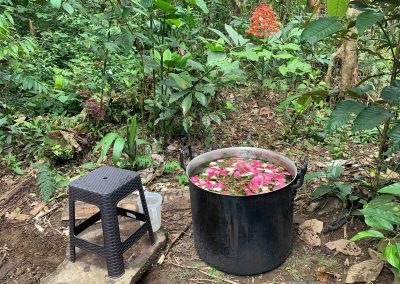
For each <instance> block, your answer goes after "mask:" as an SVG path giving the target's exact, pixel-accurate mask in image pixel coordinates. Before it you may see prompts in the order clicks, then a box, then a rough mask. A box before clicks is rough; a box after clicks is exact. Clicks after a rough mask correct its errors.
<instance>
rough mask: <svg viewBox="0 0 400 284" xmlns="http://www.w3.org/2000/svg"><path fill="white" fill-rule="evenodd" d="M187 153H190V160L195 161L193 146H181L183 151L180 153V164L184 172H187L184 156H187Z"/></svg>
mask: <svg viewBox="0 0 400 284" xmlns="http://www.w3.org/2000/svg"><path fill="white" fill-rule="evenodd" d="M186 151H188V153H189V159H190V160H192V159H193V153H192V146H191V145H186V146H181V149H180V151H179V162H180V165H181V168H182V169H183V170H184V171H186V166H185V163H184V156H185V152H186Z"/></svg>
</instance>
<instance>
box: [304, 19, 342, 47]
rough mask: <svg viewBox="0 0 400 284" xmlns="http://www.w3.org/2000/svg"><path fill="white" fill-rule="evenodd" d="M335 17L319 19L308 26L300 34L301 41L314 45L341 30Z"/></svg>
mask: <svg viewBox="0 0 400 284" xmlns="http://www.w3.org/2000/svg"><path fill="white" fill-rule="evenodd" d="M343 28H344V26H343V25H342V24H341V23H340V22H338V18H337V17H327V18H320V19H318V20H315V21H313V22H311V23H310V24H308V25H307V26H306V28H305V29H304V30H303V32H302V34H301V38H302V39H303V40H306V41H309V42H311V43H315V42H317V41H319V40H322V39H324V38H326V37H328V36H330V35H332V34H334V33H336V32H338V31H340V30H341V29H343Z"/></svg>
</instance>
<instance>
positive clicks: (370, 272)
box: [346, 259, 383, 283]
mask: <svg viewBox="0 0 400 284" xmlns="http://www.w3.org/2000/svg"><path fill="white" fill-rule="evenodd" d="M382 268H383V261H381V260H380V259H370V260H366V261H363V262H360V263H357V264H354V265H353V266H351V267H350V268H349V271H348V272H347V276H346V283H356V282H373V281H375V280H376V278H378V276H379V274H380V273H381V271H382Z"/></svg>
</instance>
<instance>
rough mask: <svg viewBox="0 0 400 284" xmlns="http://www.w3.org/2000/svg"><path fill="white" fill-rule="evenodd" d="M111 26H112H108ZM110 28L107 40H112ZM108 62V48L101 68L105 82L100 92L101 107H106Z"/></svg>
mask: <svg viewBox="0 0 400 284" xmlns="http://www.w3.org/2000/svg"><path fill="white" fill-rule="evenodd" d="M108 28H110V26H109V27H108ZM110 37H111V34H110V30H109V31H108V33H107V41H110ZM107 63H108V49H107V48H106V54H105V56H104V62H103V68H102V70H101V75H102V77H103V78H102V80H103V83H104V86H103V88H101V94H100V108H101V109H104V92H105V91H104V89H105V88H106V83H107V79H106V72H107Z"/></svg>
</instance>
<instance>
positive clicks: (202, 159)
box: [185, 147, 298, 198]
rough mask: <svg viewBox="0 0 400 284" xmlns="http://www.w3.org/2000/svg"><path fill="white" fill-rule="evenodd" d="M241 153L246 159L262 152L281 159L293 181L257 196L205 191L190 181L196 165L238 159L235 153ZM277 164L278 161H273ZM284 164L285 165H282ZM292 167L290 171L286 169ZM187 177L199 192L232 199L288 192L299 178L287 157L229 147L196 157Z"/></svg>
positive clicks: (273, 153) (249, 148) (266, 151)
mask: <svg viewBox="0 0 400 284" xmlns="http://www.w3.org/2000/svg"><path fill="white" fill-rule="evenodd" d="M238 152H239V154H240V153H241V154H242V155H239V156H241V157H245V156H246V155H245V153H254V152H259V153H260V152H261V153H263V154H264V155H266V156H272V157H274V158H275V159H279V161H280V162H281V163H279V165H280V166H282V167H284V168H285V169H286V170H287V171H289V172H291V173H293V175H292V179H291V180H290V182H288V183H287V184H286V185H285V186H284V187H282V188H280V189H278V190H275V191H270V192H263V193H257V194H252V195H230V194H221V193H218V192H214V191H210V190H206V189H203V188H201V187H199V186H197V185H195V184H194V183H193V182H192V180H191V179H190V175H189V172H190V171H191V170H192V168H193V167H195V166H196V164H205V163H207V162H211V161H214V160H217V159H220V158H226V157H235V156H236V157H237V156H238V155H235V153H238ZM229 153H232V154H231V155H229ZM273 162H276V161H273ZM282 163H283V165H282ZM285 166H287V167H290V169H288V168H286V167H285ZM185 173H186V175H187V176H188V179H189V184H191V185H193V186H194V187H195V188H197V189H198V190H203V191H205V192H208V193H210V194H217V195H220V196H223V197H232V198H237V197H253V198H254V197H257V196H262V195H265V194H272V193H277V192H279V191H281V190H287V189H288V187H290V186H291V185H292V184H293V183H294V181H295V180H296V179H297V177H298V171H297V168H296V165H295V164H294V162H293V161H292V160H291V159H289V158H288V157H286V156H283V155H281V154H279V153H277V152H275V151H272V150H268V149H262V148H257V147H227V148H221V149H217V150H213V151H209V152H206V153H203V154H200V155H198V156H196V157H195V158H193V159H192V160H191V161H190V162H189V163H188V165H187V167H186V170H185Z"/></svg>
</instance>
